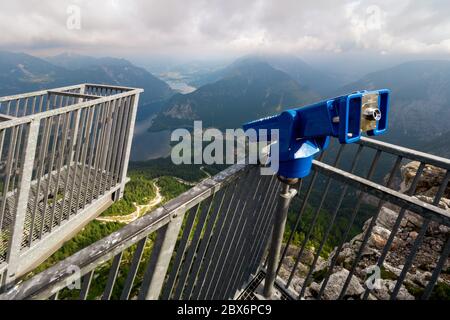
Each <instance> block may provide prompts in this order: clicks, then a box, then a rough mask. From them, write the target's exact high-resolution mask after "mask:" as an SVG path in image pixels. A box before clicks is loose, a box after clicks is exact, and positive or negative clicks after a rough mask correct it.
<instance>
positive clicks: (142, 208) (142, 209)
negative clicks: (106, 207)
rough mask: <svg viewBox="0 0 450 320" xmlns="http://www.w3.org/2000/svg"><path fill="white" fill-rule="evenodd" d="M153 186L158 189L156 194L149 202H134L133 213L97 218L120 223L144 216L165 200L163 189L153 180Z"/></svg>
mask: <svg viewBox="0 0 450 320" xmlns="http://www.w3.org/2000/svg"><path fill="white" fill-rule="evenodd" d="M153 186H154V187H155V190H156V196H155V197H154V198H153V199H152V200H151V201H150V202H149V203H147V204H144V205H138V204H136V203H134V207H135V208H136V210H135V211H134V212H133V213H130V214H128V215H126V216H120V215H119V216H104V217H97V218H96V219H95V220H97V221H102V222H120V223H130V222H133V221H134V220H136V219H138V218H140V217H142V216H143V215H144V214H146V213H147V212H148V211H150V210H151V209H153V208H154V207H156V206H157V205H159V204H160V203H161V202H162V201H163V200H164V197H163V196H162V195H161V189H160V188H159V187H158V185H157V184H156V183H155V182H153Z"/></svg>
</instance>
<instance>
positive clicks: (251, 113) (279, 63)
mask: <svg viewBox="0 0 450 320" xmlns="http://www.w3.org/2000/svg"><path fill="white" fill-rule="evenodd" d="M307 66H308V65H307V64H306V63H305V62H303V61H302V60H300V59H298V58H295V57H286V56H275V57H274V56H269V57H267V58H262V57H261V56H252V57H245V58H241V59H238V60H237V61H235V62H234V63H232V64H230V65H229V66H228V67H226V68H224V69H223V70H220V71H215V72H212V73H210V74H209V75H205V76H204V77H203V79H204V80H205V79H209V81H211V82H212V83H209V84H205V85H203V86H201V87H200V88H199V89H197V91H195V92H193V93H190V94H186V95H175V96H174V97H172V98H171V99H170V100H169V101H168V102H167V103H165V105H164V106H163V109H162V111H161V112H160V113H159V114H158V115H157V117H156V119H155V121H154V125H153V127H152V128H151V130H161V129H163V128H171V127H174V126H179V125H184V124H187V123H188V122H189V123H190V124H191V125H192V120H196V119H202V120H203V121H204V122H206V125H211V126H218V127H219V128H223V127H224V126H226V125H227V126H229V127H240V125H241V124H242V123H243V122H245V121H247V120H252V119H258V118H260V117H263V116H269V115H272V114H276V113H279V111H281V110H283V109H285V108H289V107H294V106H297V107H298V106H302V105H305V104H307V103H309V102H312V101H318V100H321V99H327V98H331V97H335V96H339V95H342V94H348V93H352V92H354V91H358V90H373V89H382V88H388V89H390V90H391V93H392V99H391V109H390V112H389V132H388V134H386V135H385V136H382V137H380V139H383V140H385V141H387V142H391V143H395V144H399V145H403V146H406V147H410V148H417V149H419V150H423V151H426V152H431V153H436V154H440V155H444V156H445V155H450V144H449V143H448V142H447V143H446V139H447V138H448V137H449V136H450V135H449V134H448V127H447V126H448V123H449V122H450V107H449V101H450V61H445V60H444V61H414V62H408V63H403V64H400V65H398V66H395V67H392V68H389V69H385V70H380V71H378V72H374V73H370V74H368V75H366V76H364V77H363V78H361V79H359V80H357V81H354V82H352V83H350V84H345V85H341V84H340V83H341V82H340V80H339V79H336V77H335V76H333V75H331V74H330V75H327V74H323V72H320V71H317V70H315V69H314V68H312V67H307ZM282 67H283V69H284V71H283V70H281V68H282ZM262 74H264V76H262ZM320 82H322V83H321V85H318V83H320Z"/></svg>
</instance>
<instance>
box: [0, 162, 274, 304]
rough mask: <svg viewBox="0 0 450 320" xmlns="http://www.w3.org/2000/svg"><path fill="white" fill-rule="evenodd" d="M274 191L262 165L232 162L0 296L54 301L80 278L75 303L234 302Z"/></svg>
mask: <svg viewBox="0 0 450 320" xmlns="http://www.w3.org/2000/svg"><path fill="white" fill-rule="evenodd" d="M249 186H254V188H251V187H249ZM278 188H279V183H278V181H277V180H276V179H275V178H274V177H273V176H260V174H259V167H256V166H244V165H235V166H233V167H230V168H229V169H227V170H225V171H223V172H221V173H220V174H218V175H216V176H214V177H212V178H209V179H206V180H204V181H202V182H201V183H200V184H198V185H197V186H195V187H193V188H192V189H190V190H189V191H187V192H186V193H184V194H182V195H181V196H179V197H178V198H176V199H173V200H171V201H169V202H168V203H166V204H165V205H164V206H163V207H160V208H158V209H156V210H154V211H152V212H151V213H149V214H147V215H145V216H143V217H141V218H140V219H138V220H136V221H134V222H131V223H130V224H128V225H126V226H125V227H123V228H122V229H120V230H119V231H117V232H115V233H113V234H111V235H110V236H108V237H106V238H104V239H102V240H100V241H98V242H96V243H95V244H93V245H91V246H89V247H87V248H85V249H83V250H81V251H79V252H78V253H76V254H74V255H73V256H71V257H69V258H67V259H66V260H64V261H62V262H60V263H58V264H57V265H55V266H53V267H51V268H49V269H47V270H46V271H44V272H42V273H40V274H38V275H36V276H34V277H33V278H31V279H30V280H28V281H25V282H23V283H20V284H18V285H17V286H16V287H15V288H12V289H11V290H9V291H8V292H6V293H4V294H3V295H0V299H49V298H51V299H55V298H57V297H58V295H60V296H61V295H63V296H64V295H67V292H70V291H67V289H65V287H66V286H67V285H68V284H71V283H72V282H74V281H76V280H80V279H81V287H80V289H79V290H77V291H73V292H75V293H76V297H77V298H79V299H86V298H101V299H110V298H112V297H115V298H120V299H157V298H163V299H179V298H185V299H225V298H233V297H234V295H235V293H236V292H237V291H239V290H241V289H242V288H243V287H244V286H245V284H246V283H247V282H248V281H249V279H251V278H252V277H253V275H254V274H256V272H257V270H258V268H259V265H260V262H261V259H262V257H263V253H264V251H265V248H266V245H267V239H268V238H269V237H268V235H269V233H270V231H271V224H272V223H271V220H272V215H273V210H274V206H273V205H272V204H273V197H272V195H273V194H276V193H277V192H275V191H276V190H277V189H278ZM125 256H127V257H128V258H127V259H125V258H124V257H125ZM105 266H106V269H103V268H104V267H105ZM74 269H75V270H77V272H76V273H73V270H74ZM105 270H106V273H107V274H108V275H107V280H106V282H105V283H104V286H103V287H102V288H103V289H102V293H100V294H98V295H95V296H92V294H91V293H90V292H89V289H90V287H91V285H92V279H93V277H95V275H98V274H99V273H101V272H105ZM120 270H128V271H127V272H126V273H120ZM119 277H121V280H120V281H119Z"/></svg>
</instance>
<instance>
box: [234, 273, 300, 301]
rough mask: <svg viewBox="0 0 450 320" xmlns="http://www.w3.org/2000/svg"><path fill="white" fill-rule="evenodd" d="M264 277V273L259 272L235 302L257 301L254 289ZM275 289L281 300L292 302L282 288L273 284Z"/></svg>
mask: <svg viewBox="0 0 450 320" xmlns="http://www.w3.org/2000/svg"><path fill="white" fill-rule="evenodd" d="M265 277H266V274H265V272H264V271H260V272H259V273H258V274H257V275H256V276H255V277H254V278H253V280H252V281H250V283H249V284H248V286H247V287H246V288H245V289H244V291H242V293H241V294H240V295H239V296H238V298H237V300H245V301H249V300H258V297H257V296H256V294H255V291H256V289H257V288H258V287H259V286H260V285H261V282H262V281H263V280H264V278H265ZM275 288H276V289H278V291H279V292H280V293H281V300H292V299H291V298H290V297H289V296H288V295H287V294H286V293H285V292H284V290H283V289H282V288H280V287H279V286H278V285H277V284H275Z"/></svg>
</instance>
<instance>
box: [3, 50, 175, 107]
mask: <svg viewBox="0 0 450 320" xmlns="http://www.w3.org/2000/svg"><path fill="white" fill-rule="evenodd" d="M86 82H91V83H104V84H111V85H122V86H130V87H138V88H143V89H144V90H145V92H144V93H143V94H142V95H141V100H140V102H141V105H145V104H150V103H154V102H157V101H160V100H164V99H167V98H169V97H170V96H171V95H173V91H172V89H170V87H169V86H168V85H167V84H166V83H165V82H164V81H162V80H160V79H158V78H156V77H155V76H153V75H152V74H151V73H149V72H148V71H146V70H145V69H143V68H139V67H136V66H134V65H133V64H132V63H130V62H129V61H127V60H124V59H116V58H93V57H87V56H79V55H69V54H63V55H59V56H56V57H53V58H47V59H45V60H44V59H40V58H37V57H34V56H31V55H28V54H24V53H12V52H0V95H11V94H17V93H23V92H28V91H34V90H41V89H48V88H55V87H61V86H66V85H73V84H78V83H86Z"/></svg>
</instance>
